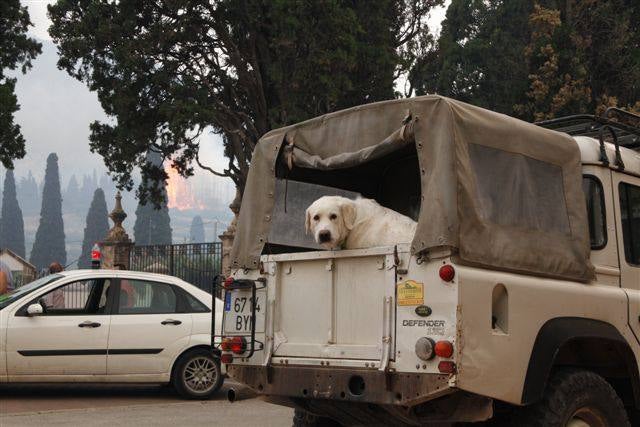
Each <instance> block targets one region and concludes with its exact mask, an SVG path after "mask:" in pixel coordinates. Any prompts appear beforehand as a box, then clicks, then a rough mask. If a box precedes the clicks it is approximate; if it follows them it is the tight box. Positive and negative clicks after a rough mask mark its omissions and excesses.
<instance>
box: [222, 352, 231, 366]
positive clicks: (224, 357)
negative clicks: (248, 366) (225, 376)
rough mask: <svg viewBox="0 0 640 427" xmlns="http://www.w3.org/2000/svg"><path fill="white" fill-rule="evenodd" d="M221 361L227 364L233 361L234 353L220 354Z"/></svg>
mask: <svg viewBox="0 0 640 427" xmlns="http://www.w3.org/2000/svg"><path fill="white" fill-rule="evenodd" d="M220 362H222V363H224V364H227V363H232V362H233V354H229V353H224V354H222V355H221V356H220Z"/></svg>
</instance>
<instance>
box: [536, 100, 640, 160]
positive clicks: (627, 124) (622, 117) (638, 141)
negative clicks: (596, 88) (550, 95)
mask: <svg viewBox="0 0 640 427" xmlns="http://www.w3.org/2000/svg"><path fill="white" fill-rule="evenodd" d="M535 124H536V125H538V126H542V127H545V128H547V129H552V130H555V131H558V132H564V133H568V134H569V135H571V136H590V137H592V138H595V139H600V135H601V132H602V131H603V130H605V128H608V129H606V130H609V131H610V132H611V135H612V136H613V138H614V139H617V142H618V144H619V145H620V147H626V148H631V149H633V150H640V115H637V114H633V113H630V112H629V111H625V110H622V109H620V108H616V107H609V108H607V110H606V111H605V112H604V114H602V115H601V116H596V115H591V114H578V115H574V116H566V117H558V118H557V119H551V120H544V121H541V122H536V123H535Z"/></svg>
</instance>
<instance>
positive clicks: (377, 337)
mask: <svg viewBox="0 0 640 427" xmlns="http://www.w3.org/2000/svg"><path fill="white" fill-rule="evenodd" d="M394 259H395V257H394V249H393V248H376V249H373V250H370V249H366V250H350V251H339V252H326V251H322V252H308V253H304V254H291V255H287V256H282V255H279V256H274V257H273V258H272V260H274V261H276V263H277V267H276V280H277V283H276V301H277V309H276V313H275V319H274V320H275V322H274V323H275V325H274V326H275V331H276V346H275V347H276V348H275V349H274V355H275V356H289V357H309V358H340V359H375V360H379V359H380V358H381V357H382V352H383V342H382V341H383V339H382V338H383V330H384V325H385V323H387V325H392V324H393V323H392V322H393V319H392V318H387V319H385V309H384V308H385V297H393V296H394V292H395V282H396V277H395V268H394ZM389 312H390V313H389ZM387 313H388V314H387V315H386V316H387V317H393V316H394V314H393V312H392V311H391V310H388V311H387ZM390 334H391V335H393V329H391V332H390ZM392 339H393V337H392ZM392 342H393V341H392Z"/></svg>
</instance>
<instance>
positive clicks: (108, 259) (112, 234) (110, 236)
mask: <svg viewBox="0 0 640 427" xmlns="http://www.w3.org/2000/svg"><path fill="white" fill-rule="evenodd" d="M126 217H127V214H126V213H125V211H124V210H123V209H122V196H121V195H120V192H119V191H118V194H116V206H115V207H114V208H113V211H111V213H110V214H109V218H111V221H113V228H111V230H109V233H107V237H106V238H105V239H104V241H103V242H101V243H100V246H101V247H102V268H116V269H117V268H119V269H121V270H128V269H129V254H130V253H131V247H132V246H133V242H132V241H131V239H130V238H129V236H128V235H127V232H126V231H125V230H124V227H122V222H123V221H124V220H125V218H126Z"/></svg>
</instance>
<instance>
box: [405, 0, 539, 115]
mask: <svg viewBox="0 0 640 427" xmlns="http://www.w3.org/2000/svg"><path fill="white" fill-rule="evenodd" d="M532 7H533V4H532V1H529V0H510V1H501V0H489V1H484V0H453V1H452V3H451V5H450V6H449V8H448V9H447V13H446V18H445V20H444V21H443V23H442V30H441V33H440V37H439V39H438V41H437V43H436V44H435V46H434V47H433V48H432V50H431V51H429V52H428V53H426V54H425V55H424V56H423V57H422V58H420V60H418V62H417V63H416V66H415V67H414V68H413V69H412V71H411V74H410V77H409V78H410V80H411V81H412V84H413V86H414V87H415V89H416V92H417V93H418V94H425V93H438V94H441V95H445V96H450V97H452V98H456V99H459V100H461V101H465V102H469V103H471V104H474V105H478V106H482V107H485V108H489V109H492V110H495V111H500V112H504V113H507V114H513V106H514V105H515V104H517V103H520V102H523V101H524V100H525V92H526V90H527V87H528V84H527V75H528V69H527V64H526V62H525V61H524V60H523V56H524V55H523V52H524V48H525V46H526V44H527V42H528V40H529V30H528V28H527V27H528V26H527V23H528V19H529V14H530V13H531V10H532Z"/></svg>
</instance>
